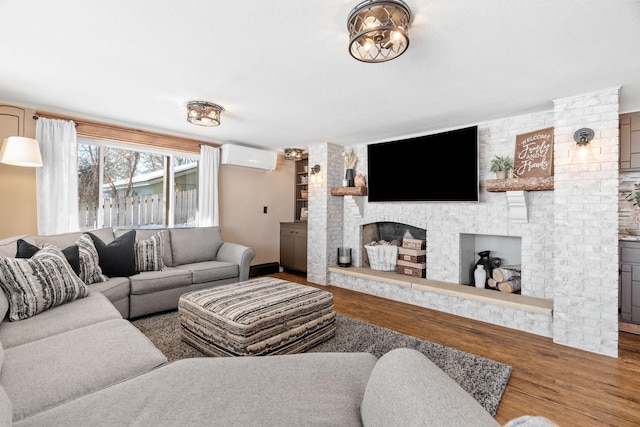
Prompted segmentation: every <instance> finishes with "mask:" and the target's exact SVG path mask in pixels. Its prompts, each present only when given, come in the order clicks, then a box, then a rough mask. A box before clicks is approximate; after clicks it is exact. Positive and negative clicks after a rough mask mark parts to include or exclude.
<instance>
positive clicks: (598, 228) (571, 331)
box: [553, 88, 619, 356]
mask: <svg viewBox="0 0 640 427" xmlns="http://www.w3.org/2000/svg"><path fill="white" fill-rule="evenodd" d="M618 98H619V88H614V89H609V90H603V91H600V92H593V93H588V94H583V95H579V96H573V97H568V98H562V99H557V100H555V101H554V119H555V123H556V125H555V138H554V139H555V144H556V149H555V150H554V151H555V158H554V161H555V163H556V177H555V191H554V192H553V194H554V200H553V204H554V223H555V236H556V238H555V239H554V249H555V253H556V256H555V258H554V262H553V271H554V284H555V292H554V295H553V299H554V318H553V339H554V342H557V343H560V344H565V345H568V346H571V347H576V348H580V349H583V350H588V351H593V352H596V353H602V354H606V355H610V356H617V354H618V147H619V143H618V142H619V123H618V117H619V113H618ZM583 127H587V128H591V129H593V130H594V132H595V138H594V140H593V141H592V142H591V143H590V144H589V145H590V146H591V147H590V148H591V149H592V151H593V157H594V158H593V159H592V160H591V161H589V162H587V163H579V162H578V161H577V160H576V159H575V158H572V157H573V153H574V151H575V148H576V144H575V141H574V139H573V134H574V132H575V131H576V130H578V129H579V128H583Z"/></svg>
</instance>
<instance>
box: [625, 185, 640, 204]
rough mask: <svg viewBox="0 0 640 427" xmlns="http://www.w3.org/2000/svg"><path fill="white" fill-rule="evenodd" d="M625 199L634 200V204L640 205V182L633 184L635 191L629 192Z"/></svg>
mask: <svg viewBox="0 0 640 427" xmlns="http://www.w3.org/2000/svg"><path fill="white" fill-rule="evenodd" d="M625 199H626V200H628V201H630V202H633V206H640V184H633V191H632V192H631V193H627V194H626V195H625Z"/></svg>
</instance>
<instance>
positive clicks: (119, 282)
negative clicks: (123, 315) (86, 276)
mask: <svg viewBox="0 0 640 427" xmlns="http://www.w3.org/2000/svg"><path fill="white" fill-rule="evenodd" d="M89 289H90V290H91V292H100V293H101V294H102V295H104V296H106V297H107V298H108V299H109V301H111V302H116V301H119V300H121V299H123V298H127V297H128V296H129V294H130V293H131V282H130V281H129V278H128V277H111V278H109V280H107V281H106V282H100V283H92V284H91V285H89Z"/></svg>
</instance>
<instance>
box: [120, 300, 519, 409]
mask: <svg viewBox="0 0 640 427" xmlns="http://www.w3.org/2000/svg"><path fill="white" fill-rule="evenodd" d="M132 323H133V324H134V325H135V326H136V327H137V328H138V329H140V330H141V331H142V332H143V333H144V334H145V335H146V336H147V337H149V339H150V340H151V342H153V343H154V344H155V345H156V347H158V348H159V349H160V351H162V352H163V353H164V354H165V355H166V356H167V359H169V360H170V361H174V360H178V359H184V358H188V357H205V355H204V354H203V353H201V352H200V351H198V350H196V349H195V348H193V347H191V346H190V345H189V344H187V343H185V342H183V341H182V340H181V339H180V333H179V328H180V319H179V317H178V312H177V311H171V312H167V313H162V314H158V315H153V316H148V317H144V318H140V319H136V320H133V321H132ZM336 325H337V329H336V335H335V337H333V338H332V339H330V340H327V341H325V342H324V343H322V344H319V345H317V346H316V347H314V348H312V349H311V350H308V352H360V351H364V352H369V353H371V354H373V355H374V356H377V357H380V356H382V355H383V354H385V353H386V352H388V351H389V350H392V349H394V348H398V347H408V348H414V349H416V350H418V351H420V352H422V353H423V354H425V355H426V356H427V357H428V358H429V359H430V360H431V361H433V362H434V363H435V364H436V365H438V366H439V367H440V368H441V369H442V370H443V371H445V372H446V373H447V374H448V375H449V376H450V377H451V378H453V379H454V380H455V381H457V382H458V383H459V384H460V385H461V386H462V388H463V389H465V390H466V391H467V392H468V393H469V394H470V395H472V396H473V397H474V398H475V399H476V400H477V401H478V402H480V404H481V405H482V406H483V407H484V408H485V409H486V410H487V411H488V412H489V413H490V414H491V415H495V413H496V411H497V409H498V404H499V403H500V399H501V398H502V394H503V393H504V390H505V387H506V386H507V382H508V381H509V377H510V376H511V370H512V368H511V366H509V365H505V364H504V363H500V362H496V361H495V360H491V359H487V358H485V357H482V356H478V355H475V354H471V353H466V352H464V351H460V350H456V349H455V348H451V347H446V346H443V345H440V344H435V343H432V342H429V341H424V340H421V339H418V338H415V337H411V336H409V335H405V334H401V333H399V332H395V331H392V330H390V329H386V328H381V327H379V326H375V325H371V324H369V323H365V322H361V321H359V320H355V319H351V318H349V317H344V316H340V315H336ZM267 357H268V356H267Z"/></svg>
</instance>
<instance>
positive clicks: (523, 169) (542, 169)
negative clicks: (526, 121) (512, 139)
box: [513, 128, 553, 178]
mask: <svg viewBox="0 0 640 427" xmlns="http://www.w3.org/2000/svg"><path fill="white" fill-rule="evenodd" d="M513 176H514V177H517V178H534V177H535V178H540V177H548V176H553V128H547V129H541V130H537V131H534V132H529V133H524V134H522V135H518V136H516V154H515V156H514V162H513Z"/></svg>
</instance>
